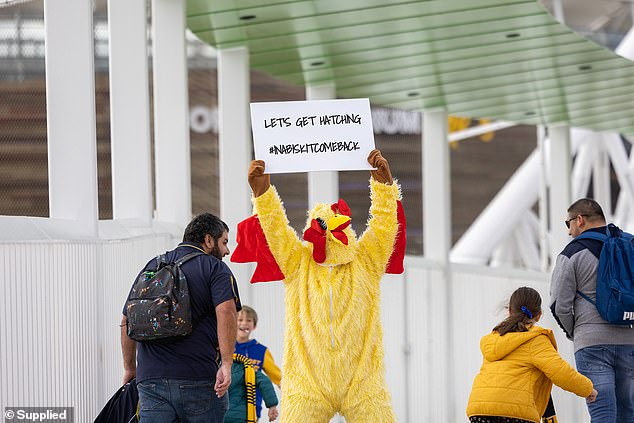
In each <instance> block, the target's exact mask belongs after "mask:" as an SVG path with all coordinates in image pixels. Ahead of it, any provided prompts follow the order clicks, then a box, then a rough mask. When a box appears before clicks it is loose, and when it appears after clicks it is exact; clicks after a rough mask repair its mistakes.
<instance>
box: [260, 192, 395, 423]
mask: <svg viewBox="0 0 634 423" xmlns="http://www.w3.org/2000/svg"><path fill="white" fill-rule="evenodd" d="M370 187H371V207H370V215H371V218H370V220H369V221H368V225H367V228H366V230H365V232H364V233H363V235H362V236H361V237H360V238H359V239H358V240H357V239H356V236H355V234H354V231H353V230H352V228H351V227H347V228H346V229H344V233H345V234H346V236H347V238H348V244H347V245H344V244H343V243H341V242H339V241H338V240H336V239H335V238H334V237H333V236H332V234H331V233H330V232H329V233H328V235H327V241H326V260H325V261H324V263H322V264H318V263H316V262H315V260H314V259H313V256H312V251H313V247H312V244H310V243H308V242H302V241H301V240H300V239H299V238H298V236H297V235H296V233H295V231H294V230H293V228H292V227H291V226H289V224H288V219H287V217H286V213H285V210H284V207H283V205H282V202H281V200H280V198H279V196H278V194H277V191H276V189H275V187H274V186H273V185H271V187H270V188H269V189H268V191H266V192H265V193H264V194H262V195H261V196H259V197H257V198H254V199H253V205H254V210H255V212H256V213H257V214H258V218H259V220H260V225H261V226H262V229H263V231H264V234H265V236H266V240H267V242H268V244H269V247H270V249H271V252H272V254H273V256H274V257H275V261H276V262H277V264H278V265H279V267H280V269H281V270H282V272H283V273H284V275H285V277H286V279H285V280H284V285H285V288H286V295H285V300H286V301H285V302H286V318H285V320H286V325H285V332H284V364H283V369H282V374H283V375H284V376H283V380H282V397H283V401H282V410H281V413H280V415H281V421H282V422H283V423H313V422H314V423H321V422H327V421H329V420H330V418H331V417H332V416H333V415H334V413H335V412H340V413H341V414H342V415H344V416H345V418H346V421H347V422H349V423H355V422H381V423H390V422H394V421H395V418H394V413H393V411H392V406H391V400H390V394H389V392H388V390H387V387H386V383H385V369H384V367H383V329H382V327H381V316H380V309H381V295H380V294H381V292H380V285H379V282H380V280H381V277H382V276H383V274H384V273H385V266H386V264H387V262H388V260H389V257H390V255H391V253H392V247H393V245H394V239H395V237H396V232H397V229H398V222H397V217H396V201H397V200H398V199H399V198H400V192H399V187H398V185H397V183H396V181H395V182H394V184H392V185H385V184H382V183H379V182H376V181H374V180H371V182H370ZM333 216H334V212H333V211H332V210H331V207H330V205H329V204H328V205H326V204H321V203H320V204H317V205H316V206H315V207H314V208H313V209H312V210H311V211H310V213H309V216H308V224H310V221H311V219H313V218H316V217H320V218H323V219H324V221H328V220H329V219H330V218H332V217H333Z"/></svg>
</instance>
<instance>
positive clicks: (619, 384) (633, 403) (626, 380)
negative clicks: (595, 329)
mask: <svg viewBox="0 0 634 423" xmlns="http://www.w3.org/2000/svg"><path fill="white" fill-rule="evenodd" d="M575 361H576V363H577V370H579V373H581V374H583V375H585V376H587V377H588V378H590V380H591V381H592V383H593V384H594V389H596V390H597V392H598V393H599V395H598V396H597V400H596V401H595V402H593V403H592V404H588V411H589V412H590V417H591V419H592V422H593V423H632V422H634V345H595V346H592V347H587V348H583V349H580V350H579V351H577V352H576V353H575Z"/></svg>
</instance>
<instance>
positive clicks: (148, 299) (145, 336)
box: [125, 252, 203, 342]
mask: <svg viewBox="0 0 634 423" xmlns="http://www.w3.org/2000/svg"><path fill="white" fill-rule="evenodd" d="M202 254H203V253H201V252H193V253H190V254H187V255H186V256H184V257H182V258H181V259H180V260H178V261H176V262H175V263H168V262H167V261H166V257H165V254H162V255H160V256H158V257H157V258H156V260H157V263H158V266H157V268H156V270H146V271H144V272H141V274H140V275H139V276H138V277H137V279H136V280H135V281H134V285H132V289H131V290H130V294H129V295H128V299H127V301H126V305H125V307H126V313H127V314H126V317H127V329H128V336H129V337H130V338H132V339H134V340H135V341H141V342H147V341H162V342H171V341H175V340H177V339H179V338H180V337H183V336H186V335H189V334H190V333H191V331H192V328H193V324H192V323H193V322H192V311H191V304H190V298H189V286H188V285H187V279H185V274H184V273H183V272H182V271H181V266H182V265H183V264H184V263H185V262H187V261H188V260H190V259H192V258H194V257H197V256H200V255H202Z"/></svg>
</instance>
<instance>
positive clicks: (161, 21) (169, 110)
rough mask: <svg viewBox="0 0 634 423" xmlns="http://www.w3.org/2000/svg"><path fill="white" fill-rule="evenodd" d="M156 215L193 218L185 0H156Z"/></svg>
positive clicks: (186, 220)
mask: <svg viewBox="0 0 634 423" xmlns="http://www.w3.org/2000/svg"><path fill="white" fill-rule="evenodd" d="M152 40H153V41H152V47H153V56H152V65H153V66H152V68H153V69H152V72H153V76H154V78H153V79H154V93H153V94H154V158H155V159H154V164H155V179H156V219H157V220H159V221H163V222H170V223H176V224H178V225H180V226H182V227H183V228H184V227H185V226H186V225H187V223H189V221H190V220H191V214H192V201H191V197H192V194H191V169H190V166H191V163H190V155H189V119H188V113H189V99H188V93H187V63H186V59H187V57H186V51H185V2H184V1H183V0H152Z"/></svg>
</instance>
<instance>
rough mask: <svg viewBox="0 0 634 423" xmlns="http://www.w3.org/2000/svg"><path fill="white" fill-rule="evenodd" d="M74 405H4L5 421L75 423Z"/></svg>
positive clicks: (8, 422) (6, 422)
mask: <svg viewBox="0 0 634 423" xmlns="http://www.w3.org/2000/svg"><path fill="white" fill-rule="evenodd" d="M73 411H74V408H73V407H4V422H5V423H12V422H65V423H74V421H75V420H74V418H73V417H74V412H73Z"/></svg>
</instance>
